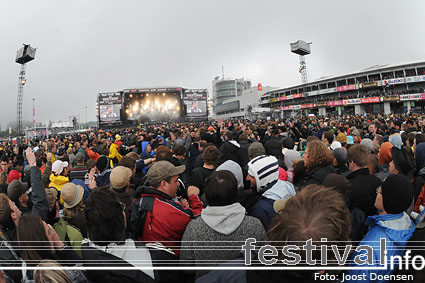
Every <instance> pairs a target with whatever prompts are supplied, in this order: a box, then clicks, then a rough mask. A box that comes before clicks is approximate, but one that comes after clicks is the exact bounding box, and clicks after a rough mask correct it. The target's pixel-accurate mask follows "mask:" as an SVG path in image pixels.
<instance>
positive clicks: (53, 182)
mask: <svg viewBox="0 0 425 283" xmlns="http://www.w3.org/2000/svg"><path fill="white" fill-rule="evenodd" d="M49 179H50V185H49V187H53V188H55V189H56V190H58V191H59V192H60V191H61V190H62V187H63V185H65V184H66V183H69V178H68V177H65V176H62V175H57V176H56V175H55V174H53V173H52V174H50V178H49Z"/></svg>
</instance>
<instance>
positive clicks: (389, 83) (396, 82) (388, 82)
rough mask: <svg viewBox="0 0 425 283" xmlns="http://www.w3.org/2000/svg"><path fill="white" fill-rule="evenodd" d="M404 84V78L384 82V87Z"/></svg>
mask: <svg viewBox="0 0 425 283" xmlns="http://www.w3.org/2000/svg"><path fill="white" fill-rule="evenodd" d="M404 82H405V80H404V78H397V79H389V80H384V85H394V84H402V83H404Z"/></svg>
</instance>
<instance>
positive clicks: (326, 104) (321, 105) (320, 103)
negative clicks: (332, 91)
mask: <svg viewBox="0 0 425 283" xmlns="http://www.w3.org/2000/svg"><path fill="white" fill-rule="evenodd" d="M326 106H328V103H327V102H326V101H322V102H318V103H316V107H326Z"/></svg>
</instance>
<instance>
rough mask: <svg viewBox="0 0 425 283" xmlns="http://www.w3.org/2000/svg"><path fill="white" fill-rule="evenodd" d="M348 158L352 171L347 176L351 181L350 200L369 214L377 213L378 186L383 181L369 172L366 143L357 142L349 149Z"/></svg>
mask: <svg viewBox="0 0 425 283" xmlns="http://www.w3.org/2000/svg"><path fill="white" fill-rule="evenodd" d="M347 160H348V164H349V168H350V171H351V172H352V173H351V174H350V175H348V176H347V179H348V180H350V182H351V187H352V190H351V194H350V201H351V204H352V205H353V206H354V207H358V208H360V209H361V210H363V212H364V213H366V215H367V216H373V215H375V214H376V212H377V211H376V208H375V205H374V204H375V199H376V188H378V187H379V186H380V185H381V181H380V180H379V179H378V178H377V177H375V176H372V175H370V174H369V169H368V152H367V149H366V147H365V146H364V145H358V144H355V145H353V146H352V147H350V149H349V150H348V153H347Z"/></svg>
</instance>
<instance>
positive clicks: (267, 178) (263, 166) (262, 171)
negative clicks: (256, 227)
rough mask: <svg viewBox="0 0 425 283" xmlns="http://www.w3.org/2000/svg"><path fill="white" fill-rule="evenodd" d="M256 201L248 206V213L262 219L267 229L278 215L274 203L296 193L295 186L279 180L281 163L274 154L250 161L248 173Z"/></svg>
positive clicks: (248, 179) (247, 178)
mask: <svg viewBox="0 0 425 283" xmlns="http://www.w3.org/2000/svg"><path fill="white" fill-rule="evenodd" d="M246 180H247V181H249V182H250V184H251V189H252V190H253V191H254V192H256V193H254V194H253V196H255V197H257V199H255V198H254V200H256V201H255V203H254V204H253V205H252V206H250V207H248V208H247V210H248V215H250V216H254V217H257V218H258V219H260V221H261V223H262V224H263V226H264V228H265V229H266V230H267V229H268V228H269V226H270V223H271V221H272V219H273V218H274V217H275V216H276V215H277V214H276V212H275V211H274V209H273V204H274V202H275V201H276V200H278V199H289V198H291V197H293V196H294V195H295V193H296V192H295V189H294V186H293V185H292V184H291V183H289V182H286V181H281V180H279V164H278V160H277V158H276V157H274V156H268V155H260V156H257V157H255V158H254V159H252V160H251V161H250V162H249V163H248V175H247V177H246Z"/></svg>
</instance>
